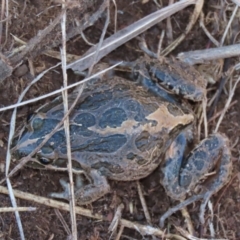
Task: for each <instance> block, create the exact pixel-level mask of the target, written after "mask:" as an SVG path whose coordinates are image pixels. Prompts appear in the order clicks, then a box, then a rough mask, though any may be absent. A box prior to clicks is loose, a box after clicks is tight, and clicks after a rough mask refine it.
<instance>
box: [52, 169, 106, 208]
mask: <svg viewBox="0 0 240 240" xmlns="http://www.w3.org/2000/svg"><path fill="white" fill-rule="evenodd" d="M89 177H90V178H91V180H92V183H90V184H87V185H83V184H82V183H77V184H76V186H75V189H74V195H75V199H76V203H77V205H85V204H89V203H92V202H94V201H96V200H97V199H99V198H101V197H102V196H104V195H105V194H107V193H108V192H109V191H110V186H109V184H108V181H107V179H106V177H104V176H101V175H100V174H99V172H98V171H97V170H91V171H90V172H89ZM60 183H61V185H62V187H63V188H64V192H62V193H51V194H50V197H53V198H60V199H66V200H69V189H68V184H67V183H66V182H65V181H63V180H61V181H60Z"/></svg>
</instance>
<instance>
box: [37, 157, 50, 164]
mask: <svg viewBox="0 0 240 240" xmlns="http://www.w3.org/2000/svg"><path fill="white" fill-rule="evenodd" d="M38 161H39V162H40V163H41V164H42V165H48V164H50V163H52V161H51V160H50V159H48V158H45V157H41V158H39V159H38Z"/></svg>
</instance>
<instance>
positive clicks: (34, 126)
mask: <svg viewBox="0 0 240 240" xmlns="http://www.w3.org/2000/svg"><path fill="white" fill-rule="evenodd" d="M57 123H58V121H57V120H53V119H46V118H45V116H44V114H42V113H38V114H35V115H33V116H32V117H31V118H30V119H29V121H28V123H27V124H26V126H25V127H24V128H23V129H22V131H21V133H20V134H19V135H18V136H16V137H15V138H14V139H13V143H12V148H11V153H12V155H13V156H14V157H15V158H17V159H20V158H22V157H26V156H27V155H29V154H30V153H32V152H33V151H34V150H35V149H36V148H37V147H38V146H39V144H41V143H42V141H43V140H44V139H45V138H46V137H47V135H48V134H49V133H50V132H51V131H52V130H53V129H54V128H55V126H56V125H57ZM62 135H63V131H62V130H59V131H58V132H57V133H56V134H55V135H54V136H53V137H51V138H50V139H49V140H48V141H47V142H46V143H45V144H44V146H43V147H42V148H41V149H40V150H39V151H37V152H36V153H35V154H34V155H33V156H32V158H33V159H35V163H39V164H40V165H46V164H49V163H52V162H53V161H54V160H55V159H56V158H57V156H56V152H55V151H54V147H55V146H56V145H58V144H60V143H62V142H63V141H65V139H64V137H63V136H62Z"/></svg>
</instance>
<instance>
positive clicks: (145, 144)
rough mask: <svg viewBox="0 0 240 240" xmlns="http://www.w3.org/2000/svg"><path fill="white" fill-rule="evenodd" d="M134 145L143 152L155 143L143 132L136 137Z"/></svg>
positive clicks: (148, 134) (147, 133)
mask: <svg viewBox="0 0 240 240" xmlns="http://www.w3.org/2000/svg"><path fill="white" fill-rule="evenodd" d="M135 144H136V147H137V148H138V149H139V150H140V151H141V152H144V151H147V150H149V149H151V148H152V146H153V145H155V141H154V139H153V137H152V136H151V135H150V133H149V132H147V131H143V132H141V133H140V134H139V136H137V138H136V140H135Z"/></svg>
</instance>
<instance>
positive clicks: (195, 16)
mask: <svg viewBox="0 0 240 240" xmlns="http://www.w3.org/2000/svg"><path fill="white" fill-rule="evenodd" d="M203 3H204V0H197V1H196V4H195V8H194V11H193V14H192V15H191V18H190V21H189V23H188V25H187V27H186V29H185V31H184V33H183V34H182V35H180V36H179V37H178V38H177V39H176V40H175V41H174V42H172V43H171V44H170V45H168V46H167V47H166V48H165V49H164V50H163V51H162V56H167V55H168V54H169V53H170V52H172V51H173V50H174V49H175V48H176V47H177V46H178V45H179V44H180V43H181V42H182V41H183V40H184V39H185V37H186V35H187V34H188V33H189V32H190V31H191V29H192V27H193V26H194V24H195V22H196V21H197V19H198V17H199V14H200V13H201V11H202V7H203ZM172 5H173V4H172ZM172 5H170V6H172Z"/></svg>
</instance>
